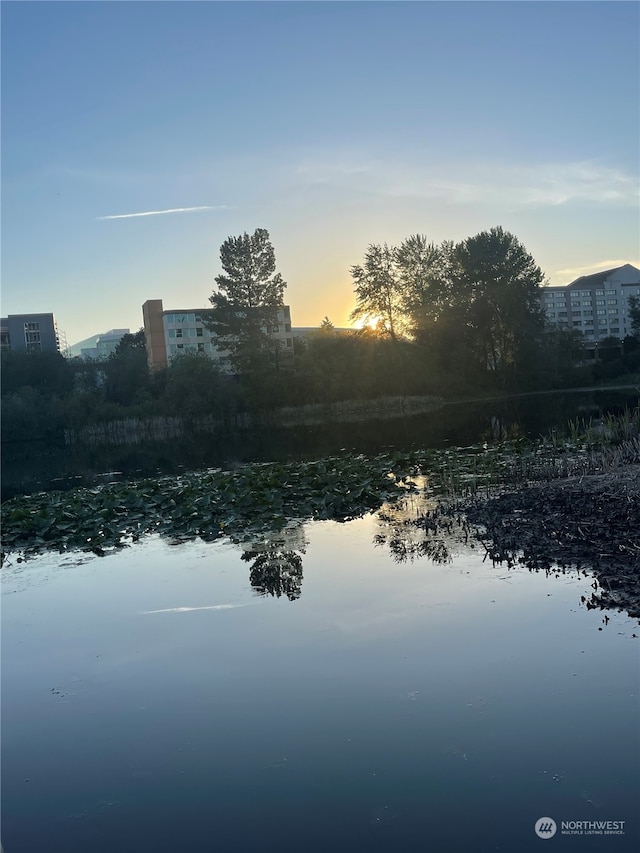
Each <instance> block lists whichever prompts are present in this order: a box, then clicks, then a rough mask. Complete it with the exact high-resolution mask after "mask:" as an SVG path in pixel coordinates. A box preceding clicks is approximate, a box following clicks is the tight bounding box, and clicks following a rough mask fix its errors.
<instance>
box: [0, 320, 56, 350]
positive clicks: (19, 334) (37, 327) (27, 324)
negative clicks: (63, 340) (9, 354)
mask: <svg viewBox="0 0 640 853" xmlns="http://www.w3.org/2000/svg"><path fill="white" fill-rule="evenodd" d="M0 346H1V348H2V349H3V350H13V351H15V352H60V337H59V335H58V327H57V326H56V321H55V318H54V316H53V314H9V315H8V316H7V317H2V318H0Z"/></svg>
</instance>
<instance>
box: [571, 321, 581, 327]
mask: <svg viewBox="0 0 640 853" xmlns="http://www.w3.org/2000/svg"><path fill="white" fill-rule="evenodd" d="M573 325H574V326H581V325H582V320H574V321H573Z"/></svg>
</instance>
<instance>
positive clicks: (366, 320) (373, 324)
mask: <svg viewBox="0 0 640 853" xmlns="http://www.w3.org/2000/svg"><path fill="white" fill-rule="evenodd" d="M380 322H382V317H381V316H379V315H378V316H371V315H369V314H368V315H367V316H366V317H361V318H360V319H359V320H356V322H355V323H354V324H353V328H354V329H376V328H377V327H378V323H380Z"/></svg>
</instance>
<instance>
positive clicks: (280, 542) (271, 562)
mask: <svg viewBox="0 0 640 853" xmlns="http://www.w3.org/2000/svg"><path fill="white" fill-rule="evenodd" d="M306 545H307V540H306V538H305V535H304V528H303V526H302V524H289V525H288V526H287V527H286V528H285V529H284V530H281V531H280V532H278V533H275V534H272V535H271V536H268V537H264V538H263V539H262V540H261V541H260V542H255V543H254V544H253V545H251V546H250V547H249V548H247V549H246V550H245V551H244V552H243V553H242V559H243V560H244V561H245V562H246V563H251V564H252V565H251V568H250V569H249V582H250V583H251V586H252V587H253V588H254V589H255V590H256V592H258V593H259V594H260V595H272V596H274V598H280V597H281V596H283V595H286V597H287V598H288V599H289V601H295V600H296V599H298V598H300V596H301V595H302V557H301V554H304V552H305V547H306Z"/></svg>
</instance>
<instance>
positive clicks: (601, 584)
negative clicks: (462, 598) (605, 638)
mask: <svg viewBox="0 0 640 853" xmlns="http://www.w3.org/2000/svg"><path fill="white" fill-rule="evenodd" d="M445 514H447V515H449V516H454V515H455V516H458V517H460V516H461V515H462V517H464V520H465V527H466V528H467V532H468V533H470V534H471V536H473V537H474V538H476V539H478V540H479V541H480V542H481V543H482V544H483V545H484V548H485V549H486V551H487V555H488V557H489V559H491V560H493V561H495V562H496V563H506V564H507V565H510V566H511V565H517V564H520V565H524V566H527V567H528V568H530V569H532V570H538V571H539V570H543V571H552V570H554V568H555V567H557V566H559V567H560V568H577V569H583V570H587V571H590V572H592V573H593V575H594V581H593V588H594V592H593V593H592V595H591V597H590V598H588V599H584V598H583V602H582V603H583V604H585V605H586V607H588V608H593V607H601V608H605V607H606V608H615V609H620V610H624V611H626V612H627V613H628V614H629V615H630V616H632V617H635V618H640V464H632V465H625V466H623V467H620V468H618V469H616V470H613V471H608V472H607V473H600V474H585V475H582V476H576V477H570V478H567V479H563V480H555V481H550V482H545V483H542V484H535V485H531V486H527V487H523V488H520V489H517V490H509V491H506V492H504V493H502V494H499V495H497V496H493V497H488V498H484V499H478V498H474V499H472V500H466V501H463V502H459V501H458V502H456V503H455V505H453V504H452V505H451V506H449V507H448V508H447V509H446V511H445Z"/></svg>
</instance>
